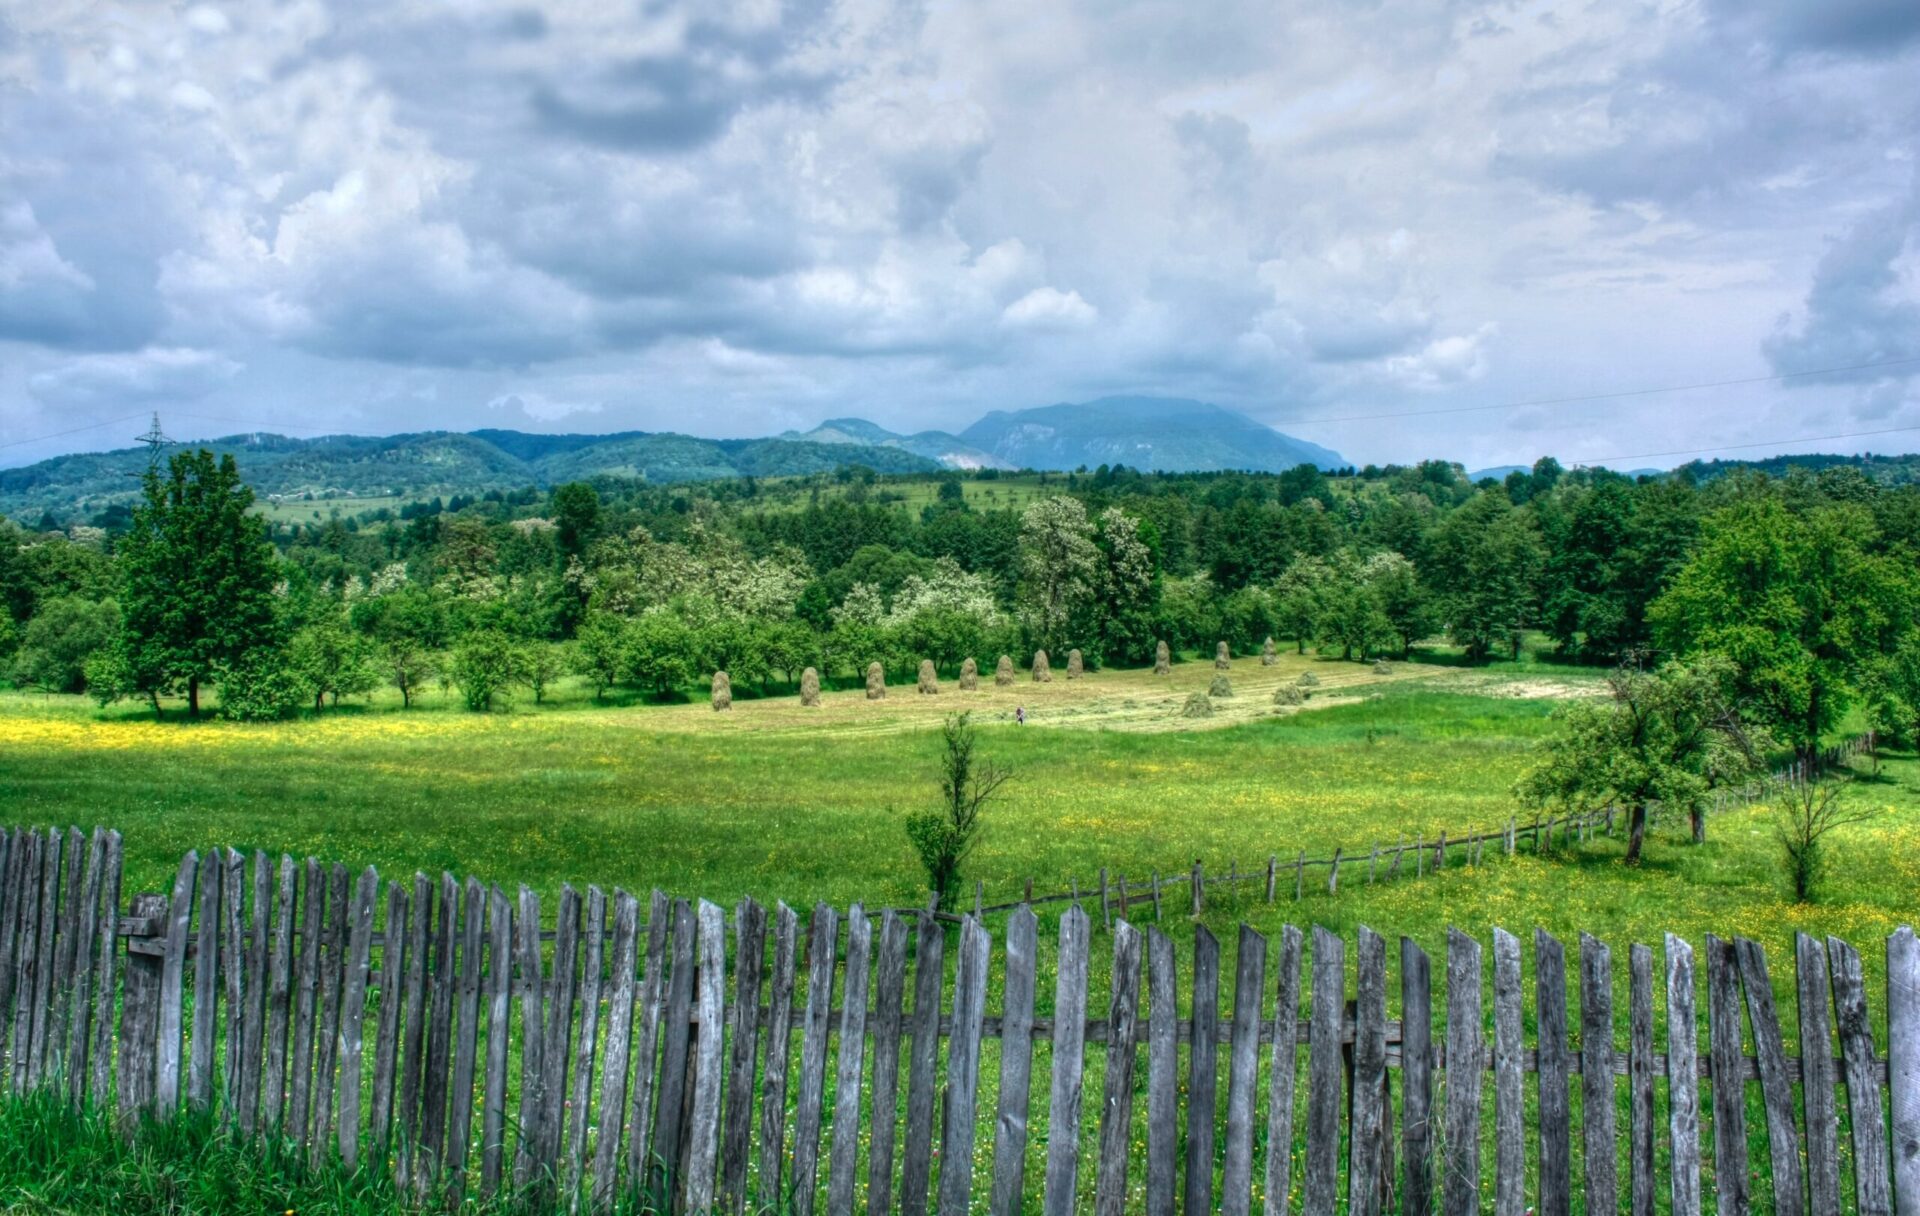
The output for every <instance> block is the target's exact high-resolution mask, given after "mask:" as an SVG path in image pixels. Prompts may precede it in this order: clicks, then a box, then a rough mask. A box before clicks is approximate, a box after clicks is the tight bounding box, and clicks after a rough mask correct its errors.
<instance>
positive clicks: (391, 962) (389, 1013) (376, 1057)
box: [367, 882, 408, 1154]
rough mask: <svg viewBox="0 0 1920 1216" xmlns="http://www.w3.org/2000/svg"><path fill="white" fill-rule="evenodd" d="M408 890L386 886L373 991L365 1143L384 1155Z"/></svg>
mask: <svg viewBox="0 0 1920 1216" xmlns="http://www.w3.org/2000/svg"><path fill="white" fill-rule="evenodd" d="M407 900H408V897H407V889H406V888H405V887H403V886H401V885H400V884H399V883H397V882H389V883H388V884H387V918H386V930H385V932H384V934H383V936H382V938H381V943H382V944H381V946H380V978H379V981H378V982H377V983H376V985H375V988H376V991H377V994H378V999H379V1002H380V1014H379V1017H378V1018H377V1019H376V1020H375V1023H374V1032H373V1092H372V1093H371V1094H370V1095H369V1097H368V1099H367V1136H368V1142H369V1143H370V1144H372V1145H374V1146H375V1148H376V1150H377V1151H379V1152H380V1153H382V1154H384V1153H385V1152H386V1150H387V1147H388V1145H389V1144H390V1143H391V1138H392V1135H393V1079H394V1066H395V1059H396V1058H397V1056H398V1052H399V1042H400V1006H401V1004H402V996H401V987H402V984H403V983H404V979H403V977H404V976H405V974H406V958H407V913H408V904H407Z"/></svg>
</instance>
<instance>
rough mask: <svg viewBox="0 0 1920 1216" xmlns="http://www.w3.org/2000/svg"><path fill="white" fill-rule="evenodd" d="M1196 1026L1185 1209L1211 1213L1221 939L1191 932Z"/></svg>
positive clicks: (1200, 929)
mask: <svg viewBox="0 0 1920 1216" xmlns="http://www.w3.org/2000/svg"><path fill="white" fill-rule="evenodd" d="M1192 1016H1193V1030H1192V1033H1191V1034H1190V1036H1189V1037H1188V1047H1187V1186H1186V1204H1185V1207H1184V1208H1183V1209H1182V1210H1184V1211H1187V1212H1193V1213H1203V1212H1211V1211H1213V1162H1214V1118H1215V1116H1216V1114H1217V1113H1218V1106H1219V1097H1220V1087H1219V1074H1220V943H1219V941H1218V940H1217V939H1215V937H1214V936H1213V934H1212V933H1211V932H1209V931H1208V930H1207V927H1206V926H1205V925H1198V926H1195V928H1194V930H1193V1007H1192Z"/></svg>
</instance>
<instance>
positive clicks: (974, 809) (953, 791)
mask: <svg viewBox="0 0 1920 1216" xmlns="http://www.w3.org/2000/svg"><path fill="white" fill-rule="evenodd" d="M940 741H941V754H940V806H939V807H938V808H936V809H932V810H926V811H915V812H913V813H912V814H910V815H908V816H907V839H909V840H911V841H912V842H913V848H914V852H916V853H918V854H919V855H920V864H921V865H922V866H924V867H925V868H926V871H927V885H928V887H929V888H931V889H932V891H933V893H934V896H935V899H936V900H937V901H938V903H937V906H938V907H939V908H941V909H943V910H944V909H947V908H951V907H953V906H954V905H955V904H957V903H958V902H959V899H960V867H961V866H962V865H963V864H964V863H965V862H966V860H967V856H968V855H969V854H971V853H972V852H973V847H974V845H976V844H978V843H979V841H980V831H981V826H982V825H981V822H980V812H981V809H982V808H983V807H984V806H985V805H986V804H987V802H988V800H990V799H991V798H992V797H993V796H994V795H995V794H996V793H998V792H999V790H1000V787H1001V786H1003V785H1005V784H1006V783H1007V782H1008V781H1010V780H1012V778H1013V773H1012V772H1011V771H1010V770H1007V769H1002V768H997V767H995V766H994V765H993V764H991V763H989V762H987V761H984V760H981V759H979V758H978V757H977V756H976V755H975V754H974V749H975V746H976V739H975V735H974V728H973V724H972V722H971V721H970V717H969V715H967V714H964V713H962V714H953V715H951V716H950V717H948V718H947V720H946V723H945V724H944V725H943V726H942V727H941V730H940Z"/></svg>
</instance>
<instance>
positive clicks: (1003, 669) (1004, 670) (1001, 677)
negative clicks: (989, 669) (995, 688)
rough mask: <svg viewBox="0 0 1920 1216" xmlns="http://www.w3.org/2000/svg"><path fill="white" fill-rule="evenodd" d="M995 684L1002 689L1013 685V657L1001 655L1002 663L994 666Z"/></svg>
mask: <svg viewBox="0 0 1920 1216" xmlns="http://www.w3.org/2000/svg"><path fill="white" fill-rule="evenodd" d="M993 682H994V683H995V684H997V685H999V686H1000V687H1001V688H1005V687H1006V686H1007V685H1009V684H1011V683H1013V656H1012V655H1005V654H1003V655H1001V656H1000V661H999V662H998V663H996V664H994V666H993Z"/></svg>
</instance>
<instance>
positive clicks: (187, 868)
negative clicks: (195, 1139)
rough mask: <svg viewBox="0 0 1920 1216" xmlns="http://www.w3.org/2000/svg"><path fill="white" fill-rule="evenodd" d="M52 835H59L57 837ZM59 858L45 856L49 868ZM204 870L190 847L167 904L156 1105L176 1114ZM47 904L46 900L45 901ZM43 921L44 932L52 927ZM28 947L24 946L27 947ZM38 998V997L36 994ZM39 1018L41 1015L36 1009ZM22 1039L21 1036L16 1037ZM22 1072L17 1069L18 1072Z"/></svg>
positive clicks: (157, 1032) (156, 1055)
mask: <svg viewBox="0 0 1920 1216" xmlns="http://www.w3.org/2000/svg"><path fill="white" fill-rule="evenodd" d="M52 839H56V840H57V839H58V838H57V837H55V838H52ZM55 860H56V859H55V858H53V857H50V856H49V857H46V858H45V859H44V862H45V865H46V867H47V871H48V872H49V873H51V872H52V870H53V865H54V862H55ZM199 871H200V854H198V853H196V852H194V851H192V850H188V851H187V855H186V856H185V857H182V858H181V859H180V869H179V870H178V871H177V872H176V873H175V874H174V879H173V899H172V900H171V901H170V902H169V903H168V905H167V936H166V945H165V949H166V953H165V954H164V955H163V956H162V957H161V960H160V1012H159V1016H158V1019H157V1022H156V1029H155V1031H154V1034H155V1046H154V1081H153V1106H154V1111H155V1113H157V1114H162V1115H169V1116H170V1115H172V1114H173V1112H174V1111H175V1110H176V1109H177V1108H178V1107H179V1105H180V1048H181V1046H182V1044H181V1042H180V1034H181V1030H182V1027H181V1022H180V1015H181V1001H182V998H183V996H184V992H183V989H182V985H183V981H184V980H185V978H186V965H187V926H188V924H189V923H190V922H191V921H192V919H193V885H194V880H195V878H196V877H198V875H199ZM42 907H43V908H44V907H45V904H44V903H43V904H42ZM52 928H53V927H52V926H51V925H45V924H43V925H42V932H43V933H50V932H51V931H52ZM23 948H24V947H23ZM35 999H36V1001H37V1000H38V997H37V996H36V998H35ZM34 1016H35V1018H36V1020H37V1019H38V1018H39V1017H40V1016H41V1015H40V1013H39V1012H38V1010H37V1009H36V1012H35V1015H34ZM15 1042H16V1043H17V1042H18V1039H17V1038H16V1039H15ZM14 1075H15V1076H16V1077H17V1076H18V1075H19V1074H18V1073H17V1072H16V1073H15V1074H14Z"/></svg>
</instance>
